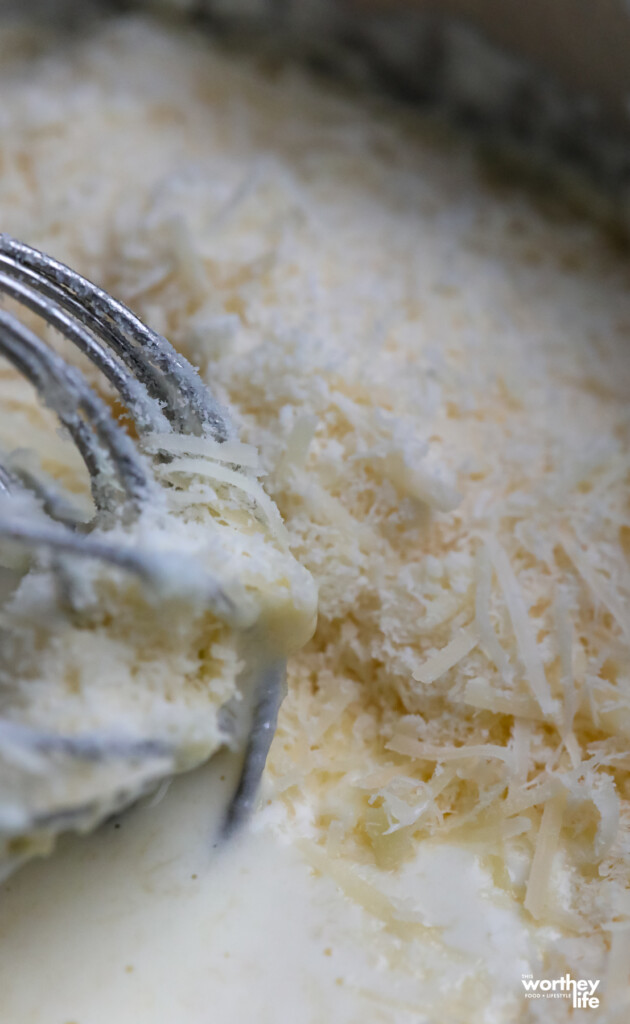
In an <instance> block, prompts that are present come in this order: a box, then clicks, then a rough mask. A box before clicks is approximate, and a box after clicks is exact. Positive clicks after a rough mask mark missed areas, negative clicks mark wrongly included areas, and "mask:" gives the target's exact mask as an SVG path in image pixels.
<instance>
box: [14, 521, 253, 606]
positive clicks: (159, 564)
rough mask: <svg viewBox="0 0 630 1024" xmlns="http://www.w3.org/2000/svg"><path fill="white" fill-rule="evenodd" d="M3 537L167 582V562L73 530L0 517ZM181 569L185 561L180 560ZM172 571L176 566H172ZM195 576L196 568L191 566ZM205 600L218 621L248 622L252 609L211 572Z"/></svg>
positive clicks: (150, 580)
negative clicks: (239, 602)
mask: <svg viewBox="0 0 630 1024" xmlns="http://www.w3.org/2000/svg"><path fill="white" fill-rule="evenodd" d="M0 538H4V539H5V540H10V541H13V542H14V543H17V544H21V545H23V546H24V547H26V548H28V549H29V550H37V549H39V550H40V551H49V552H52V553H55V554H67V555H73V556H76V557H79V558H85V559H91V560H96V561H99V562H105V563H106V564H108V565H113V566H115V567H116V568H118V569H123V570H124V571H125V572H129V573H132V574H133V575H135V576H138V577H139V578H140V579H142V580H143V581H144V582H145V583H148V584H152V585H154V586H156V585H157V586H160V584H161V583H162V582H163V578H162V577H163V568H164V566H163V560H160V558H159V557H157V558H156V557H151V556H150V555H149V554H147V553H145V552H142V551H138V550H137V549H133V548H127V547H120V546H117V545H115V544H107V543H105V542H104V541H100V540H93V539H92V538H91V537H86V536H84V535H82V534H77V533H71V532H70V531H69V530H61V529H59V528H54V527H48V526H46V525H42V526H31V525H30V524H28V525H27V524H24V523H17V522H12V521H11V520H9V519H1V518H0ZM179 561H180V568H181V564H182V560H181V559H180V560H179ZM169 568H170V569H172V568H173V566H172V564H170V565H169ZM188 568H189V569H190V571H191V574H194V565H189V566H188ZM178 589H179V592H180V593H182V594H185V593H186V592H187V591H188V592H189V593H192V592H193V591H195V589H196V590H199V580H195V581H193V583H192V584H191V585H188V584H187V582H186V580H185V579H182V580H181V581H180V585H179V588H178ZM202 596H203V600H204V603H205V606H206V607H207V608H208V609H210V610H211V611H213V612H214V614H215V615H216V616H217V618H219V619H221V620H222V621H224V622H227V623H228V624H230V625H238V626H242V625H243V624H244V623H246V622H247V614H248V609H246V608H244V607H243V608H241V607H237V605H236V604H235V602H234V601H233V600H232V598H231V597H230V596H229V595H228V594H226V592H225V590H224V589H223V588H222V587H221V586H220V585H219V584H218V583H217V582H216V580H214V579H213V578H212V577H211V576H209V575H208V574H207V573H206V574H204V585H203V595H202Z"/></svg>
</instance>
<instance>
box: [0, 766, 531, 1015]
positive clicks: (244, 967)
mask: <svg viewBox="0 0 630 1024" xmlns="http://www.w3.org/2000/svg"><path fill="white" fill-rule="evenodd" d="M235 768H236V766H235V765H234V763H233V762H232V761H231V760H230V758H228V757H227V756H224V755H221V756H220V757H219V758H217V759H215V761H214V763H213V764H211V765H209V766H207V767H206V768H204V769H201V770H198V771H196V772H193V773H191V774H189V775H186V776H183V777H179V778H177V779H176V780H175V781H174V782H173V783H172V784H171V786H170V788H169V790H168V792H167V793H166V795H164V797H163V799H161V800H157V801H156V800H155V798H154V799H153V800H151V799H149V800H145V801H144V802H143V803H142V805H140V806H138V807H136V808H134V809H132V810H131V811H129V812H127V813H126V814H124V815H122V816H121V817H119V818H116V819H112V820H111V821H109V822H107V823H106V824H105V825H103V826H102V827H101V828H100V829H99V830H98V831H97V832H95V833H94V834H92V835H90V836H86V837H67V838H65V839H63V840H62V841H61V843H60V845H59V847H58V850H57V852H56V853H55V854H54V855H53V856H52V857H50V858H49V859H46V860H41V861H37V862H32V863H30V864H29V865H27V866H26V867H25V868H23V869H22V870H21V871H20V872H18V873H17V874H16V875H15V876H13V877H12V878H10V879H9V880H8V881H7V882H6V883H5V884H4V886H3V887H2V888H1V890H0V993H1V997H0V1002H1V1011H0V1016H1V1019H2V1022H3V1024H112V1022H115V1024H184V1022H185V1024H209V1022H210V1021H213V1022H220V1024H243V1022H245V1021H255V1022H256V1024H297V1022H299V1024H310V1022H312V1024H316V1022H319V1021H324V1020H326V1021H328V1022H329V1024H333V1022H344V1024H345V1022H355V1021H356V1022H357V1024H358V1022H359V1021H361V1022H365V1021H375V1022H376V1021H383V1022H396V1024H397V1022H401V1024H407V1022H419V1021H423V1020H428V1019H430V1018H429V1017H427V1016H426V1014H427V1013H430V1011H431V1006H435V1007H436V1008H437V1007H438V1006H439V1007H441V1011H442V1013H443V1016H442V1019H443V1020H445V1021H446V1020H450V1019H453V1020H460V1019H461V1020H464V1019H467V1020H468V1021H470V1022H472V1021H474V1020H479V1021H482V1020H483V1021H492V1020H497V1021H498V1020H501V1019H502V1014H505V1013H506V1011H507V1010H508V1009H509V1008H514V1006H515V1000H519V1002H521V999H522V997H520V995H519V994H518V993H517V992H516V985H518V984H519V983H518V980H517V979H519V978H520V973H521V970H525V969H527V959H528V953H529V949H528V939H527V936H526V933H525V929H524V926H523V925H522V924H521V923H520V922H519V920H518V918H517V917H516V914H515V912H514V911H513V910H512V909H511V908H506V907H500V906H498V905H497V904H496V903H494V902H493V900H492V898H490V897H491V895H492V886H491V883H490V881H489V878H488V877H487V876H486V875H485V874H484V872H483V871H482V870H481V869H480V867H479V866H478V865H477V864H476V862H475V859H474V857H473V856H472V854H470V853H467V852H466V851H464V850H461V849H460V850H458V849H455V847H441V848H440V847H438V846H431V845H427V846H426V847H425V848H424V849H423V850H422V852H421V856H420V857H419V858H418V860H417V862H414V863H413V864H412V865H407V866H406V868H405V871H404V873H403V875H401V877H400V878H396V877H393V878H392V884H393V885H394V886H396V885H397V884H400V885H401V886H402V888H403V890H404V891H405V892H409V893H412V894H413V895H412V900H413V909H414V911H417V910H420V912H421V916H423V921H424V923H426V925H427V926H428V927H427V932H426V940H425V939H422V938H421V939H414V940H412V941H411V942H409V943H406V942H403V941H401V939H400V938H398V937H396V936H394V935H391V934H389V933H388V930H387V928H386V927H385V926H384V925H383V923H382V922H380V921H377V920H376V919H375V918H373V917H372V916H371V915H370V914H369V913H367V912H366V911H365V910H364V909H362V908H361V907H360V906H358V905H357V904H356V903H354V902H352V901H351V900H349V899H348V898H347V897H346V896H344V895H343V894H342V893H341V892H340V891H339V890H338V889H337V887H336V885H335V883H334V882H333V881H332V880H331V879H329V878H326V877H325V876H322V875H318V874H316V873H315V872H314V871H313V870H312V868H310V867H309V865H308V864H307V863H306V861H305V859H304V858H303V857H302V855H301V853H300V852H299V850H298V849H297V848H295V847H294V846H292V845H291V843H290V842H288V841H287V840H286V839H285V838H284V837H280V836H278V834H277V833H276V832H275V831H273V830H272V829H271V828H270V827H269V826H268V824H266V823H265V812H264V811H263V812H262V813H261V814H259V815H258V816H257V818H256V819H255V820H254V822H253V823H252V824H251V825H250V826H249V827H248V828H247V829H246V830H245V831H244V832H242V833H241V834H240V835H239V836H238V837H236V838H235V839H233V840H230V841H229V842H221V841H219V840H218V836H217V830H218V821H219V820H220V813H221V808H222V806H223V803H224V800H225V799H226V797H227V795H228V794H229V792H230V791H231V789H230V787H231V786H232V785H233V776H234V771H235ZM435 926H437V927H435ZM482 962H483V963H485V965H486V968H484V970H485V969H487V970H488V971H489V973H488V975H484V977H482V976H481V975H479V971H480V970H481V967H480V964H481V963H482ZM487 965H490V967H489V968H488V967H487ZM499 979H501V984H497V982H498V981H499ZM479 985H482V986H487V994H488V998H489V999H490V1001H489V1002H487V1001H485V1002H486V1005H485V1009H484V1010H483V1011H482V1010H479V1011H478V1015H477V1016H475V1011H474V1009H473V1007H474V1006H475V1005H480V1004H479V1002H478V998H472V996H473V990H474V992H475V994H476V995H477V997H478V996H479V992H478V991H477V988H478V986H479ZM471 986H472V988H471ZM483 1002H484V1001H482V1003H481V1005H483ZM521 1005H522V1002H521ZM467 1006H468V1009H469V1015H468V1017H467V1016H466V1007H467ZM503 1019H507V1018H506V1017H505V1016H504V1017H503Z"/></svg>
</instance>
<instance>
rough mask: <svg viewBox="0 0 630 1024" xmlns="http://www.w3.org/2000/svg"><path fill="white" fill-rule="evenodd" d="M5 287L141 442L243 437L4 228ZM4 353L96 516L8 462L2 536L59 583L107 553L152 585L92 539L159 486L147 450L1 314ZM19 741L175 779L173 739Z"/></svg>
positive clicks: (156, 343) (173, 365)
mask: <svg viewBox="0 0 630 1024" xmlns="http://www.w3.org/2000/svg"><path fill="white" fill-rule="evenodd" d="M0 292H2V293H4V294H5V295H7V296H10V298H11V299H13V300H15V301H16V302H17V303H19V304H20V305H21V306H22V307H25V308H26V309H28V310H30V311H31V312H32V313H34V314H36V315H38V316H39V317H40V318H41V319H42V320H43V321H45V322H46V323H47V324H50V325H51V326H52V327H53V328H54V329H55V330H56V331H58V332H59V333H60V334H61V335H63V337H65V338H66V339H67V340H68V341H69V342H71V343H72V344H73V345H75V346H76V347H77V348H78V349H79V350H80V351H81V352H82V353H83V354H84V355H85V356H87V357H88V358H89V360H91V362H92V363H93V364H94V366H95V367H97V369H98V370H100V371H101V373H102V374H103V375H104V377H105V378H106V379H107V381H109V383H110V384H111V385H112V386H113V388H114V389H115V391H116V392H117V394H118V396H119V397H120V399H121V400H122V402H123V403H124V405H125V406H126V409H127V410H128V413H129V415H130V416H131V417H132V419H133V422H134V424H135V428H136V431H137V434H138V437H139V439H140V441H141V440H142V438H143V437H144V436H148V435H150V434H155V433H157V434H161V435H164V433H169V432H174V433H176V434H179V435H182V434H183V435H195V436H198V437H205V438H209V439H211V440H212V441H214V442H218V443H219V444H221V443H223V442H225V441H228V440H233V439H235V431H234V428H233V426H232V424H231V423H230V421H229V418H228V415H227V413H226V412H225V410H224V409H222V408H221V407H220V405H219V404H218V403H217V401H216V400H215V399H214V398H213V396H212V395H211V394H210V392H209V391H208V389H207V388H206V386H205V385H204V383H203V382H202V380H201V378H200V377H199V375H198V373H197V371H196V370H195V369H194V368H193V367H192V366H191V365H190V364H189V363H188V362H187V360H186V359H185V358H183V357H182V356H181V355H180V354H179V353H177V352H176V351H175V349H174V348H173V347H172V346H171V345H170V343H169V342H168V341H167V340H166V339H165V338H164V337H162V336H160V335H159V334H157V333H156V332H155V331H152V330H150V329H149V328H148V327H147V326H146V325H145V324H144V323H142V322H141V321H140V320H139V319H138V318H137V317H136V316H135V315H134V314H133V313H132V312H131V311H130V310H129V309H127V307H126V306H124V305H123V304H122V303H120V302H118V301H116V300H115V299H113V298H112V297H111V296H110V295H109V294H107V293H106V292H105V291H103V290H102V289H101V288H98V287H97V286H96V285H94V284H92V283H91V282H89V281H87V280H86V279H85V278H83V277H81V276H80V275H79V274H77V273H76V272H75V271H73V270H71V269H70V268H69V267H67V266H65V265H64V264H63V263H60V262H58V261H57V260H55V259H52V258H51V257H49V256H47V255H45V254H44V253H42V252H40V251H38V250H37V249H33V248H31V247H29V246H27V245H24V244H23V243H22V242H19V241H16V240H15V239H13V238H11V237H9V236H7V235H4V234H0ZM0 354H2V355H3V356H4V357H5V358H6V359H7V360H8V361H9V362H10V363H12V364H13V366H14V367H15V368H16V370H18V371H19V373H20V374H22V375H23V376H24V377H25V378H27V379H28V381H30V382H31V384H33V385H34V387H35V388H36V390H37V392H38V394H39V396H40V398H41V400H42V402H43V403H44V404H45V405H47V406H48V407H49V408H50V409H51V410H53V411H54V413H55V414H56V416H57V417H58V419H59V421H60V422H61V424H62V425H63V427H64V428H65V429H66V431H67V433H68V434H69V435H70V437H71V438H72V440H73V441H74V443H75V444H76V447H77V449H78V450H79V452H80V454H81V456H82V459H83V461H84V463H85V465H86V467H87V470H88V472H89V476H90V483H91V490H92V496H93V499H94V504H95V507H96V513H95V516H94V518H93V519H92V520H91V522H90V523H87V524H86V523H84V522H79V521H73V519H72V517H71V515H69V513H68V509H67V504H66V503H64V502H63V501H62V500H61V499H60V498H59V496H58V495H57V494H56V493H55V491H54V490H53V489H51V488H50V486H46V487H45V486H43V485H42V483H41V481H39V480H38V479H37V477H36V475H33V474H30V473H28V472H27V471H24V470H21V469H18V470H16V469H15V468H14V467H12V466H9V465H0V538H4V539H6V540H9V541H11V542H12V543H14V544H16V543H17V544H18V545H21V546H23V547H25V548H26V549H27V550H28V551H33V552H39V553H44V554H46V555H47V556H48V557H49V558H50V559H52V562H53V565H55V566H56V567H57V568H58V574H59V576H60V577H61V580H62V582H63V565H64V559H66V560H67V559H68V558H69V559H70V560H72V559H74V558H81V559H95V560H99V561H101V562H104V563H108V564H111V565H113V566H115V567H116V568H118V569H122V570H123V571H126V572H129V573H131V574H135V575H136V576H138V577H139V578H140V579H141V581H142V582H143V583H146V584H149V585H150V584H152V583H153V582H155V581H156V577H157V576H159V575H160V573H161V572H163V565H162V563H161V562H160V561H159V560H158V561H155V560H154V559H152V558H151V557H147V553H146V552H140V551H138V550H134V548H132V547H125V546H121V545H119V544H117V543H115V542H112V543H109V542H108V541H106V540H103V539H102V534H101V536H99V538H94V537H92V536H91V533H92V531H93V529H94V528H95V526H96V525H99V526H102V525H103V524H104V523H105V524H107V523H112V522H113V523H129V522H132V521H133V520H134V517H137V516H138V515H139V514H140V512H141V510H142V508H143V507H146V504H147V502H150V501H151V500H152V496H153V495H154V494H155V492H156V489H159V487H160V486H161V485H160V484H159V483H158V482H156V478H155V476H154V475H153V474H152V472H151V466H150V464H149V461H148V459H147V456H146V454H145V453H143V452H141V451H139V449H138V446H137V445H136V443H135V441H134V440H132V438H131V437H130V435H129V434H128V433H127V432H126V431H125V430H124V429H123V427H122V426H121V425H120V424H119V423H118V422H117V421H116V420H115V419H114V417H113V415H112V413H111V411H110V409H109V407H108V405H107V403H106V402H105V401H104V400H103V399H102V398H101V397H99V395H98V394H96V392H95V391H94V390H93V389H92V388H91V387H90V385H89V384H88V382H87V380H86V378H85V376H84V375H83V374H82V373H81V372H80V371H79V370H78V369H77V368H76V367H74V366H71V365H69V364H68V363H67V362H66V361H65V360H64V359H63V358H62V357H61V356H60V355H59V354H58V353H57V352H56V351H54V350H53V349H52V348H51V347H50V346H49V345H48V344H46V343H45V342H44V341H43V340H42V339H41V338H40V337H38V336H37V335H36V334H34V333H33V332H32V331H31V330H30V329H29V328H27V327H26V326H25V325H24V324H23V323H22V322H21V321H20V320H19V319H18V318H17V317H16V316H14V315H13V314H11V313H9V312H6V311H3V310H0ZM155 457H156V458H158V459H161V460H164V459H167V458H168V455H166V454H164V453H163V452H162V453H161V454H159V455H156V456H155ZM238 469H239V467H238V466H236V467H235V470H236V471H238ZM2 492H4V496H5V497H4V500H2ZM20 494H28V495H30V496H31V497H32V495H33V494H34V495H35V497H36V500H37V502H38V505H39V508H40V510H41V512H42V513H43V515H42V516H40V517H39V518H38V519H37V520H36V521H35V522H32V521H29V520H28V518H26V519H24V518H20V517H16V516H15V515H13V516H12V515H11V514H10V505H11V502H10V500H8V499H9V498H11V497H13V496H16V495H20ZM5 506H6V507H8V508H9V514H7V513H6V508H5ZM55 559H57V560H58V562H55ZM158 582H159V581H158ZM200 586H201V587H202V588H203V594H204V600H205V602H206V605H207V607H208V608H209V609H211V610H212V611H213V612H214V613H215V614H216V615H217V617H218V618H220V619H222V620H223V621H224V622H228V623H230V624H235V625H237V626H238V625H243V618H242V608H241V607H240V606H239V604H238V602H235V601H234V599H233V597H231V596H230V595H228V594H227V593H225V591H224V589H223V588H222V586H221V584H220V582H218V581H216V580H213V579H212V578H210V577H208V576H207V575H205V574H202V578H201V583H200ZM259 675H260V676H261V677H260V678H259V679H258V680H256V682H255V686H254V688H253V689H254V700H253V705H252V708H253V710H252V711H251V717H250V723H249V724H250V727H249V731H248V732H247V730H246V737H245V746H246V752H245V759H244V767H243V770H242V774H241V778H240V782H239V785H238V788H237V790H236V793H235V794H234V796H233V798H232V801H231V803H230V806H229V808H228V811H227V816H226V828H229V827H232V826H233V825H234V824H235V823H236V822H238V821H239V820H240V819H241V818H242V817H243V816H244V815H245V814H246V813H247V812H248V810H249V808H250V806H251V804H252V801H253V798H254V795H255V792H256V789H257V786H258V782H259V779H260V775H261V773H262V769H263V767H264V763H265V759H266V754H267V750H268V747H269V744H270V742H271V738H272V736H273V732H274V728H275V721H276V716H277V711H278V706H279V703H280V698H281V694H282V687H283V679H284V664H283V663H282V662H276V663H274V664H271V665H267V667H266V669H265V670H264V671H262V673H259ZM19 745H21V746H22V747H26V748H27V749H28V750H30V751H31V752H35V753H37V754H46V753H51V752H52V753H55V752H56V753H57V754H59V755H63V757H65V758H70V759H74V760H76V762H77V766H78V769H79V770H80V764H81V763H85V764H86V765H87V764H95V763H97V762H98V761H99V759H104V758H109V759H111V758H116V757H118V758H119V759H122V762H124V763H127V762H137V761H139V760H140V761H141V760H142V759H143V758H148V759H152V760H153V761H154V762H155V771H154V773H153V777H154V778H159V777H163V776H164V775H165V774H168V773H169V766H170V765H171V763H172V760H173V751H172V750H171V749H170V747H169V743H168V742H167V741H164V740H161V739H159V738H156V739H148V740H147V739H144V740H139V741H133V740H128V741H125V740H123V739H120V740H117V741H116V742H114V743H112V742H111V741H110V740H108V741H107V742H106V741H105V740H104V739H102V738H101V737H99V736H98V735H96V734H94V733H92V734H85V735H81V734H78V735H77V734H73V735H67V736H66V735H58V734H56V733H55V734H54V733H48V732H45V731H37V730H36V729H32V728H30V727H26V726H24V725H21V724H18V723H16V722H12V721H10V720H7V719H3V718H0V751H2V750H3V749H4V750H8V749H15V748H16V747H17V746H19ZM123 767H124V765H123ZM116 784H117V787H118V789H117V791H116V797H115V799H114V801H113V806H122V805H124V804H125V802H129V799H130V796H133V795H134V794H132V793H131V790H128V789H126V788H125V778H124V771H121V773H119V777H117V783H116ZM135 795H137V792H135ZM90 817H92V818H94V819H95V820H98V817H99V815H98V809H97V808H90V807H87V808H86V806H85V805H80V806H76V807H75V806H72V804H71V805H69V806H64V807H62V808H57V809H56V810H55V812H54V813H53V814H50V815H43V816H42V815H40V816H39V818H38V819H37V820H35V819H34V820H33V821H32V822H30V823H29V825H32V826H33V827H35V828H37V827H44V826H50V827H53V828H57V829H61V828H65V827H74V824H73V823H74V822H79V821H80V822H81V827H84V823H85V822H86V821H88V820H89V819H90Z"/></svg>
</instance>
